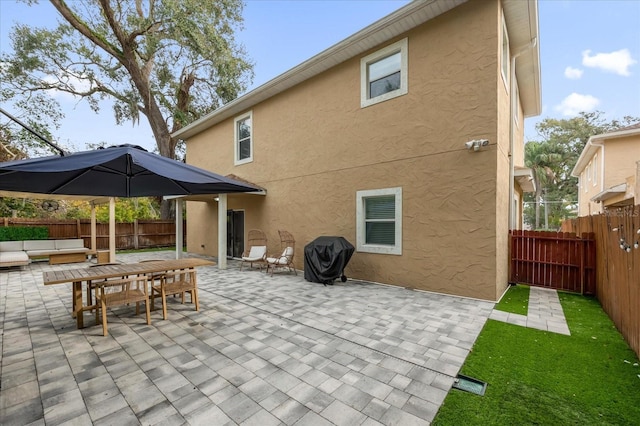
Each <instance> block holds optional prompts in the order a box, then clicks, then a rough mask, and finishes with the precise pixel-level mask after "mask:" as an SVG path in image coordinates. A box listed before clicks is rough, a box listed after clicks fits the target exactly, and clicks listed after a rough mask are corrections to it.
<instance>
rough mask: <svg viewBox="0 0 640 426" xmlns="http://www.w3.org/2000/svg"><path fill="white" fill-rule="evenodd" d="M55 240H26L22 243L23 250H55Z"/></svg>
mask: <svg viewBox="0 0 640 426" xmlns="http://www.w3.org/2000/svg"><path fill="white" fill-rule="evenodd" d="M55 249H56V242H55V240H27V241H25V242H24V250H26V251H29V250H55Z"/></svg>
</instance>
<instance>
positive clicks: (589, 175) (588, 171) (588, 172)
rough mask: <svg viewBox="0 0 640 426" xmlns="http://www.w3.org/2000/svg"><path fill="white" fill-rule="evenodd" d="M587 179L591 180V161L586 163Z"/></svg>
mask: <svg viewBox="0 0 640 426" xmlns="http://www.w3.org/2000/svg"><path fill="white" fill-rule="evenodd" d="M587 181H589V182H591V162H589V164H587Z"/></svg>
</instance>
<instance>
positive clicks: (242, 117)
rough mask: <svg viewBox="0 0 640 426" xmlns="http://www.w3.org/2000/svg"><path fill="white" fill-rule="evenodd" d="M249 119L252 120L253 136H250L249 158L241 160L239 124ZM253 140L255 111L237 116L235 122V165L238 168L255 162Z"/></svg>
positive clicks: (252, 134)
mask: <svg viewBox="0 0 640 426" xmlns="http://www.w3.org/2000/svg"><path fill="white" fill-rule="evenodd" d="M246 119H249V120H251V134H250V136H249V150H250V153H249V157H247V158H243V159H242V160H240V158H239V157H240V140H239V139H238V136H239V135H238V123H239V122H240V121H243V120H246ZM253 139H254V127H253V111H249V112H246V113H244V114H242V115H239V116H237V117H236V118H235V119H234V120H233V164H235V165H236V166H238V165H240V164H246V163H250V162H252V161H253Z"/></svg>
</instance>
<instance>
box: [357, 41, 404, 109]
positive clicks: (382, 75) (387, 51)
mask: <svg viewBox="0 0 640 426" xmlns="http://www.w3.org/2000/svg"><path fill="white" fill-rule="evenodd" d="M408 55H409V52H408V40H407V39H406V38H404V39H402V40H400V41H397V42H395V43H393V44H391V45H389V46H387V47H385V48H383V49H380V50H378V51H377V52H374V53H372V54H370V55H367V56H365V57H364V58H362V59H361V60H360V106H361V107H362V108H364V107H368V106H370V105H373V104H377V103H378V102H383V101H387V100H389V99H393V98H395V97H398V96H402V95H405V94H407V92H408V78H407V66H408V63H409V60H408V58H407V57H408Z"/></svg>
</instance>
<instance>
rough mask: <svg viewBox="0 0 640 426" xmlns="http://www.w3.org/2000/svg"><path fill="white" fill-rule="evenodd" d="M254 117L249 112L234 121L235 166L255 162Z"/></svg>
mask: <svg viewBox="0 0 640 426" xmlns="http://www.w3.org/2000/svg"><path fill="white" fill-rule="evenodd" d="M252 115H253V113H252V112H251V111H249V112H248V113H247V114H244V115H242V116H240V117H237V118H236V119H235V120H234V127H235V130H234V131H235V141H234V164H236V165H238V164H244V163H249V162H251V161H253V126H252Z"/></svg>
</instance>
